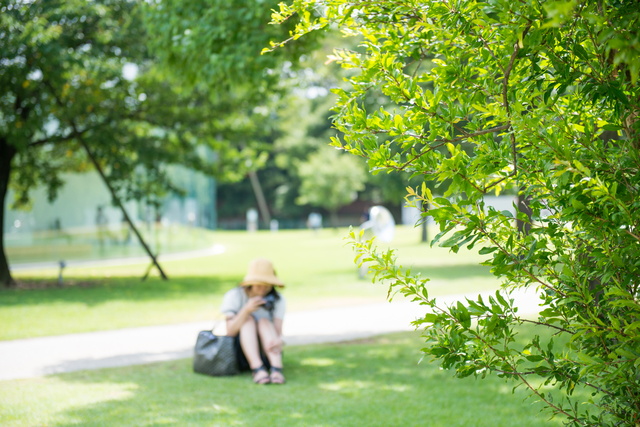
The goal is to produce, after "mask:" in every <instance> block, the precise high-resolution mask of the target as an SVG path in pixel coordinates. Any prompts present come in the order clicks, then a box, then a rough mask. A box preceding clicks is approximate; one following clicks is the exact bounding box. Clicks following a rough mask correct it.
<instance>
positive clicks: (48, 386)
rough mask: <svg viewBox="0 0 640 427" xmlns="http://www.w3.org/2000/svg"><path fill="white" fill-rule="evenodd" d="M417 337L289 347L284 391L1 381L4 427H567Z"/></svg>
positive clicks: (169, 370)
mask: <svg viewBox="0 0 640 427" xmlns="http://www.w3.org/2000/svg"><path fill="white" fill-rule="evenodd" d="M421 344H422V341H421V339H420V338H419V336H418V335H417V334H416V333H403V334H393V335H387V336H383V337H378V338H375V339H368V340H361V341H356V342H351V343H343V344H329V345H310V346H302V347H289V348H286V350H285V355H284V356H285V364H286V365H285V366H286V370H285V373H286V375H287V379H288V383H287V384H286V385H284V386H275V385H270V386H256V385H254V384H252V382H251V379H250V377H249V376H248V375H241V376H236V377H226V378H211V377H206V376H201V375H196V374H193V373H192V372H191V360H190V359H186V360H178V361H172V362H164V363H155V364H149V365H144V366H131V367H126V368H115V369H104V370H99V371H85V372H79V373H70V374H63V375H55V376H49V377H44V378H36V379H27V380H14V381H3V382H0V425H2V426H4V427H22V426H25V427H26V426H50V427H53V426H57V427H63V426H86V427H89V426H119V427H123V426H160V425H169V426H180V427H182V426H198V427H200V426H276V425H277V426H384V427H387V426H403V427H404V426H430V427H437V426H447V427H451V426H461V427H470V426H473V427H482V426H487V427H499V426H505V427H507V426H508V427H514V426H526V427H538V426H539V427H542V426H547V427H550V426H560V425H561V422H560V421H559V420H551V421H549V420H548V418H549V416H548V414H547V413H543V414H540V412H539V411H540V408H541V407H540V405H539V404H537V403H533V401H532V400H531V399H529V400H527V401H525V402H524V403H523V399H525V398H526V397H527V393H526V392H525V391H524V390H522V389H520V388H519V389H517V390H516V393H515V395H514V394H512V393H511V390H512V388H513V386H514V384H513V383H505V382H504V380H501V379H499V378H497V377H488V378H486V379H484V380H475V379H473V378H467V379H464V380H459V379H454V378H452V375H451V373H450V372H446V371H441V370H439V369H438V367H437V366H436V365H435V364H430V363H427V361H426V360H425V361H423V363H421V364H417V362H418V360H419V359H420V352H419V349H420V348H421Z"/></svg>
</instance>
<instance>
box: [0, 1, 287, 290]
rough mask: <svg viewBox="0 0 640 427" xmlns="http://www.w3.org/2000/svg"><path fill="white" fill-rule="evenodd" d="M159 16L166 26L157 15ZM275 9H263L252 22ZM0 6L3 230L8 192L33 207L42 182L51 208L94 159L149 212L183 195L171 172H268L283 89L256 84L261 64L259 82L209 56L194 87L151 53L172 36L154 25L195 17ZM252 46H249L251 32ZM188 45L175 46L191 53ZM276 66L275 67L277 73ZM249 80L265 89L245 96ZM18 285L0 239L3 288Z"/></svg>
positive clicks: (125, 7)
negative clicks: (66, 181) (171, 195)
mask: <svg viewBox="0 0 640 427" xmlns="http://www.w3.org/2000/svg"><path fill="white" fill-rule="evenodd" d="M185 4H190V2H185ZM252 4H253V3H252ZM255 5H256V6H257V5H258V3H256V4H255ZM162 6H165V9H164V11H163V12H162V13H163V14H162V15H161V16H160V17H159V18H158V17H157V16H156V15H154V13H155V12H156V11H157V9H162ZM168 6H176V7H168ZM271 6H272V5H271V4H267V3H265V4H263V5H262V6H261V7H262V8H263V9H264V10H262V9H260V10H262V12H260V11H259V10H258V9H256V10H255V12H254V13H256V14H260V13H262V14H264V13H266V12H265V10H266V11H269V10H270V7H271ZM0 7H1V9H0V10H1V13H0V40H1V41H0V62H1V64H2V66H1V67H0V87H2V88H3V91H2V93H1V94H0V207H2V209H0V224H1V223H2V222H3V215H2V213H3V208H4V198H5V195H6V192H7V188H8V186H9V185H10V186H11V187H12V188H13V189H14V190H16V191H15V194H16V197H17V198H16V200H15V201H14V203H15V204H16V205H18V206H28V203H29V191H30V190H31V189H32V188H33V187H34V186H36V185H39V184H42V185H45V186H46V188H47V189H48V194H49V198H50V199H54V198H55V197H56V193H57V190H58V189H59V188H60V186H61V185H63V182H62V180H61V178H60V173H61V172H64V171H84V170H87V169H89V168H91V167H92V165H91V161H90V157H91V156H93V157H94V158H95V159H96V160H97V163H98V165H99V166H101V168H102V169H103V170H104V173H105V176H106V179H107V181H108V182H109V184H110V185H111V186H112V187H113V188H114V189H115V191H116V194H117V196H118V197H119V198H122V199H128V198H135V199H138V200H140V199H143V198H144V199H146V200H147V201H149V202H152V203H155V202H157V200H158V198H159V197H162V195H163V194H166V192H168V191H178V192H179V191H180V190H181V189H180V188H178V187H176V186H175V185H174V183H173V182H172V180H171V179H170V176H169V175H168V174H167V167H168V166H169V165H171V164H181V165H184V166H187V167H189V168H192V169H195V170H199V171H202V172H204V173H207V174H209V175H212V176H216V177H218V178H221V179H223V180H238V179H242V178H243V177H244V176H245V174H246V173H247V171H248V170H249V168H256V167H260V165H261V164H263V163H264V160H265V154H264V153H263V151H264V150H263V147H262V140H263V139H264V138H265V135H269V134H270V133H271V132H272V126H271V125H270V122H271V117H270V111H269V101H270V96H271V95H272V94H273V93H274V92H276V91H277V86H276V85H269V84H268V83H269V81H270V80H269V79H266V78H265V79H261V78H260V79H259V78H258V77H259V76H262V72H261V73H259V76H257V74H256V73H257V71H256V70H257V68H256V67H258V66H256V67H248V66H247V67H248V68H249V69H250V70H252V72H251V73H249V72H247V73H244V74H243V73H241V72H240V70H239V69H234V70H232V72H227V71H228V70H227V68H228V66H232V65H233V64H237V61H238V57H237V55H238V54H239V53H240V51H237V52H234V53H233V55H232V54H231V53H232V52H230V51H228V50H225V51H223V52H221V53H220V54H219V55H217V56H215V57H214V56H207V58H208V60H209V61H213V62H212V64H213V63H215V64H217V65H216V66H212V67H213V69H212V70H210V71H207V73H208V74H207V75H208V78H209V79H208V80H206V81H203V80H204V78H203V77H202V76H201V75H199V74H198V78H197V79H195V80H193V81H187V79H185V78H184V76H183V75H182V74H180V73H179V72H180V70H181V68H176V67H174V66H172V64H171V63H167V61H169V59H167V58H164V57H160V58H159V57H158V54H157V51H159V50H160V49H156V50H152V49H151V48H150V46H151V47H154V46H157V45H160V47H162V48H165V47H166V46H163V45H162V43H161V42H160V41H158V40H161V39H162V37H163V36H165V35H166V34H165V33H164V32H160V31H165V30H166V28H164V27H162V28H159V27H158V26H157V25H160V24H159V22H163V21H162V20H167V21H168V22H169V23H174V24H175V23H176V22H179V25H186V23H188V22H187V18H190V19H194V15H190V16H189V17H187V16H181V13H182V12H183V11H187V10H188V7H187V6H185V7H184V8H181V7H177V4H176V2H154V3H153V4H147V3H140V2H131V1H127V0H99V1H93V2H86V1H84V0H69V1H67V0H65V1H58V0H47V1H44V0H36V1H32V2H20V1H9V2H2V3H1V6H0ZM217 7H218V9H217V10H218V12H221V11H222V10H223V8H224V7H226V15H225V22H226V24H227V25H228V26H230V28H236V27H237V25H240V26H242V25H245V24H244V23H245V21H246V18H247V17H246V16H245V15H242V14H239V13H236V14H234V13H232V12H233V11H234V9H233V7H232V6H231V5H230V4H228V5H227V6H223V5H221V4H220V5H218V6H217ZM243 10H245V9H243ZM236 11H237V12H241V11H242V10H240V9H238V10H236ZM155 18H158V19H155ZM178 18H180V19H178ZM207 22H208V21H206V20H205V21H198V24H199V25H201V28H200V29H201V30H202V31H205V30H207V28H209V30H207V31H209V33H207V34H210V32H211V31H210V30H211V28H215V26H214V25H211V24H213V23H215V22H213V23H211V22H209V27H206V26H207ZM234 22H235V24H234ZM236 24H237V25H236ZM154 25H156V26H154ZM176 25H177V24H176ZM234 25H235V26H234ZM246 25H249V24H246ZM249 26H250V29H252V31H254V32H256V33H255V34H254V36H255V35H256V34H257V35H258V36H261V37H264V34H269V35H274V34H278V31H279V30H280V34H286V33H284V32H283V31H285V30H286V29H285V28H280V29H279V28H276V27H271V31H267V32H265V31H263V29H262V28H261V27H260V25H257V24H251V25H249ZM193 28H194V29H195V28H196V26H193ZM156 30H157V31H159V32H158V33H157V34H156V33H155V31H156ZM183 31H184V30H183ZM263 33H264V34H263ZM172 34H173V33H172ZM225 34H226V33H225ZM227 35H228V34H227ZM245 36H246V37H253V36H251V35H250V34H249V31H246V32H245ZM198 40H199V41H204V40H205V37H204V35H202V34H201V35H200V37H199V38H198ZM216 40H217V39H216ZM216 43H217V42H216ZM184 46H185V44H184V43H182V42H181V43H180V44H178V46H177V47H176V46H172V48H175V50H176V51H177V52H183V50H184ZM196 48H197V49H202V48H203V46H197V47H196ZM256 49H257V48H256ZM167 52H169V53H170V51H169V50H167ZM169 53H166V54H167V55H168V54H169ZM244 53H246V54H247V55H250V56H251V57H254V56H256V55H255V54H254V53H249V52H248V51H247V52H244ZM283 57H284V56H283ZM163 61H165V62H163ZM247 61H248V62H251V61H252V59H251V58H249V59H247ZM279 61H281V58H278V59H275V60H274V59H273V58H271V59H269V60H268V61H267V62H268V63H269V64H271V66H273V67H274V68H275V67H276V65H277V64H278V63H279ZM229 64H232V65H229ZM233 66H235V65H233ZM262 66H263V64H262V63H261V64H260V67H262ZM247 67H244V68H247ZM225 70H227V71H225ZM184 72H185V73H187V72H188V70H187V71H184ZM216 73H218V74H216ZM274 74H275V73H274ZM265 75H266V74H265ZM270 79H271V80H273V78H270ZM216 82H218V83H219V82H224V83H225V84H215V83H216ZM252 82H253V83H254V84H260V85H261V86H260V88H254V89H255V90H249V89H248V88H250V84H251V83H252ZM253 93H259V94H260V96H255V95H252V94H253ZM256 107H262V108H256ZM0 237H1V235H0ZM11 282H12V280H11V275H10V272H9V268H8V265H7V262H6V258H5V255H4V248H3V246H2V239H0V284H2V285H5V286H6V285H9V284H10V283H11Z"/></svg>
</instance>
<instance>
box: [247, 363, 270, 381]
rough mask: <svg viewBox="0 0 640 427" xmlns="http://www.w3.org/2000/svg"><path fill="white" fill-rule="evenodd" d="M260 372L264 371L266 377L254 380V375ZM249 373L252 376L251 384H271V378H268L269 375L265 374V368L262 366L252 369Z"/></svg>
mask: <svg viewBox="0 0 640 427" xmlns="http://www.w3.org/2000/svg"><path fill="white" fill-rule="evenodd" d="M260 371H264V372H265V374H267V376H266V377H263V378H260V379H259V380H257V379H256V375H257V374H258V372H260ZM251 372H252V373H253V374H252V375H253V382H254V383H256V384H259V385H262V384H269V383H270V382H271V377H270V376H269V373H268V372H267V368H265V367H264V365H262V366H260V367H259V368H256V369H252V370H251Z"/></svg>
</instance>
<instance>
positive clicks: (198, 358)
mask: <svg viewBox="0 0 640 427" xmlns="http://www.w3.org/2000/svg"><path fill="white" fill-rule="evenodd" d="M234 339H235V338H234V337H228V336H218V335H214V334H213V332H212V331H201V332H200V333H199V334H198V339H197V341H196V346H195V349H194V352H193V371H194V372H197V373H199V374H205V375H211V376H214V377H220V376H226V375H236V374H237V373H238V372H239V369H238V359H237V357H236V351H235V348H234Z"/></svg>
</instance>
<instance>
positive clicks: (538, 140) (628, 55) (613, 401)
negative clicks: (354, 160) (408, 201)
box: [266, 0, 640, 427]
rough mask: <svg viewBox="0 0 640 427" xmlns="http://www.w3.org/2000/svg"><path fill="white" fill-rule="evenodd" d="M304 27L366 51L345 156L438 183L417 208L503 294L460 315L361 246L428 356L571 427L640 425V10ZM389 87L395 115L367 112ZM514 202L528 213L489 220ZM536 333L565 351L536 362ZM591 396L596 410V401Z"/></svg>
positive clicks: (377, 11) (481, 6)
mask: <svg viewBox="0 0 640 427" xmlns="http://www.w3.org/2000/svg"><path fill="white" fill-rule="evenodd" d="M294 14H297V15H298V16H300V17H302V20H303V22H302V23H301V25H299V26H298V27H297V29H296V32H295V34H294V35H293V37H292V38H291V39H296V38H299V37H301V36H303V35H304V34H306V33H309V32H313V31H315V30H317V29H320V28H325V27H328V26H339V27H340V28H341V30H342V31H343V32H344V33H345V34H346V35H354V36H355V35H358V36H361V37H363V42H362V44H361V46H362V47H363V48H364V49H365V52H364V53H358V52H354V51H352V50H347V49H337V50H336V52H335V54H334V56H333V58H332V59H335V60H337V61H339V62H340V63H341V64H342V66H343V67H346V68H349V69H351V70H353V71H354V76H353V77H352V78H350V80H349V82H350V84H351V87H350V88H348V89H344V90H343V89H337V90H336V93H337V94H338V101H337V103H336V105H335V109H334V110H335V112H336V114H335V117H334V125H335V127H336V128H337V129H338V130H340V131H341V132H342V133H343V134H344V137H343V138H334V139H333V141H332V145H333V146H335V147H337V148H341V149H343V150H345V151H348V152H350V153H352V154H355V155H358V156H361V157H363V158H365V159H367V161H368V164H369V169H370V170H371V171H372V172H374V173H377V172H389V173H392V172H398V171H405V172H410V173H412V174H413V175H414V176H420V177H423V179H424V181H425V185H423V186H422V187H418V188H408V194H407V195H408V196H409V197H414V196H415V197H416V198H417V200H418V201H428V205H429V206H431V209H430V210H429V211H427V212H424V214H423V215H424V216H432V217H433V218H434V219H435V221H436V222H437V223H438V225H439V227H440V230H441V232H440V233H439V234H438V235H437V236H436V237H435V238H434V240H433V242H432V244H439V245H440V246H444V247H448V248H451V250H452V251H453V252H458V251H459V250H460V249H461V248H464V247H466V248H467V249H476V250H478V249H479V252H480V254H483V255H486V256H487V259H486V261H485V262H484V264H485V265H489V266H491V269H492V272H493V273H494V274H495V275H496V276H498V277H500V278H501V279H502V289H501V291H499V292H497V293H496V294H495V296H493V297H490V298H489V300H488V301H487V300H485V299H483V298H480V297H478V298H477V299H475V300H467V301H466V302H459V303H457V304H454V305H452V306H450V307H444V306H441V305H439V304H438V303H437V301H436V299H435V298H432V297H430V296H429V284H428V281H429V279H428V278H421V277H420V276H415V275H412V274H411V273H410V271H409V270H407V269H405V268H402V266H400V265H398V264H397V262H396V257H395V253H394V251H393V250H391V251H390V252H385V253H379V252H378V251H377V250H376V249H375V247H373V246H372V245H371V243H370V242H369V243H366V242H361V241H360V239H359V237H358V236H356V235H355V234H354V233H351V237H352V239H353V244H354V249H355V250H356V251H357V258H356V261H357V262H368V263H370V264H371V265H370V271H371V272H372V273H373V276H374V280H376V279H377V280H381V281H391V283H392V284H391V288H392V290H395V291H397V292H401V293H402V294H404V295H407V296H409V297H412V298H413V299H414V300H415V301H416V302H419V303H421V304H423V305H425V307H428V308H429V311H428V312H427V313H426V314H425V316H424V317H423V318H422V319H419V320H417V321H416V322H415V325H416V327H425V328H426V330H425V334H426V337H427V343H428V346H427V347H426V348H425V349H424V352H425V353H426V354H427V355H429V356H431V357H433V358H435V359H438V360H439V361H440V363H441V366H442V367H443V368H445V369H451V370H453V371H454V372H455V375H456V376H458V377H461V378H462V377H468V376H484V375H487V374H489V373H491V374H497V375H499V376H501V377H504V378H506V379H508V380H513V381H515V382H516V383H518V384H522V385H524V386H526V387H528V388H529V389H530V391H531V393H532V394H533V395H535V396H536V397H537V399H539V400H541V401H542V402H544V404H545V405H546V406H547V408H548V409H549V410H550V411H551V412H552V413H553V414H554V415H559V416H561V417H563V419H564V420H565V421H566V422H567V423H568V424H570V425H576V426H577V425H584V426H596V425H597V426H613V425H625V426H634V427H635V426H638V425H640V332H639V331H640V280H639V279H638V278H639V277H640V209H639V208H640V194H639V192H640V174H639V169H640V150H639V149H640V121H639V120H638V114H639V113H640V89H639V87H638V83H637V82H638V74H639V72H640V55H639V54H640V9H638V4H637V2H634V1H618V0H600V1H589V0H586V1H571V2H556V1H553V2H552V1H533V0H524V1H520V2H510V1H506V0H489V1H475V0H461V1H456V2H450V1H430V0H427V1H413V0H399V1H396V0H394V1H390V0H380V1H375V2H359V1H349V0H330V1H309V0H296V1H294V2H293V4H292V5H290V6H289V5H286V4H281V6H280V10H279V11H278V12H275V13H274V15H273V18H274V22H276V23H278V22H283V21H285V20H287V19H289V18H290V17H291V16H292V15H294ZM291 39H290V40H291ZM282 43H285V42H282V41H280V40H276V41H275V42H274V43H273V44H272V47H271V48H270V49H275V48H277V47H278V46H280V45H282ZM270 49H266V50H270ZM375 89H379V90H380V91H381V92H382V93H384V94H385V95H387V96H388V97H389V98H390V99H391V103H389V104H387V105H378V106H376V107H375V108H372V107H370V106H365V103H364V99H365V98H366V96H367V94H368V93H369V92H370V91H371V90H375ZM428 183H429V184H430V183H436V185H440V186H441V187H440V190H439V191H441V192H442V193H443V196H442V197H434V196H433V195H432V192H431V191H430V190H429V188H428V186H427V184H428ZM507 189H512V191H516V192H517V193H518V194H519V197H520V199H521V200H523V201H526V203H525V204H526V205H527V206H528V209H527V210H528V212H527V210H525V209H523V205H522V204H518V205H517V206H516V210H517V215H516V218H514V217H513V216H512V214H511V213H510V211H502V212H499V211H496V210H494V209H493V208H491V207H487V206H485V202H484V197H485V195H487V194H491V193H498V192H500V191H503V190H507ZM516 220H517V221H520V222H522V223H524V224H526V225H527V226H526V227H523V232H519V231H518V230H517V228H516V224H515V223H516ZM525 230H528V232H525ZM518 288H533V289H535V290H536V291H537V293H538V295H539V297H540V306H541V307H540V309H541V312H540V314H539V317H538V318H536V319H529V318H525V317H523V316H521V315H520V314H519V313H518V312H517V307H514V305H513V299H511V298H510V296H509V295H510V292H511V291H513V290H515V289H518ZM521 324H532V325H534V326H535V327H536V328H540V329H545V330H551V331H553V333H554V334H555V336H554V338H553V339H551V340H548V341H546V342H545V341H543V340H542V339H541V338H539V336H535V337H534V338H533V339H531V340H530V341H529V342H528V343H527V344H526V345H525V346H524V347H522V346H521V345H520V344H518V343H517V341H516V339H515V336H516V334H517V326H518V325H521ZM565 343H566V344H565ZM548 384H554V385H556V387H555V390H554V391H549V390H547V389H545V385H548ZM577 389H580V390H587V391H588V392H589V393H591V396H592V397H591V398H590V399H589V400H588V401H580V398H578V397H576V396H574V395H573V392H574V391H575V390H577ZM580 403H584V404H580Z"/></svg>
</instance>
